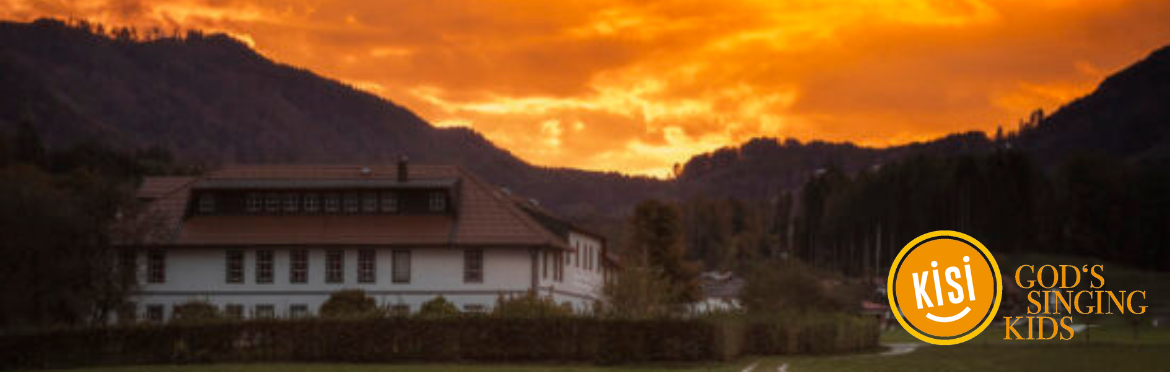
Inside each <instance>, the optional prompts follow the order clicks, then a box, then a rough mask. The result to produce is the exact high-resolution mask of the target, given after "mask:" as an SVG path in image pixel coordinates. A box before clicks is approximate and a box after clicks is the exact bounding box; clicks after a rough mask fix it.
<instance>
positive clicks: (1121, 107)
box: [1017, 47, 1170, 164]
mask: <svg viewBox="0 0 1170 372" xmlns="http://www.w3.org/2000/svg"><path fill="white" fill-rule="evenodd" d="M1017 142H1018V143H1019V145H1020V146H1021V147H1023V148H1025V149H1027V150H1029V151H1031V152H1033V153H1034V155H1035V156H1036V157H1037V158H1038V159H1040V161H1041V163H1044V164H1053V163H1056V162H1059V161H1060V160H1061V159H1064V158H1066V157H1067V156H1069V155H1071V154H1074V153H1082V152H1092V153H1098V154H1104V155H1108V156H1113V157H1117V158H1121V159H1125V160H1130V161H1136V162H1159V161H1164V160H1166V159H1167V158H1170V47H1163V48H1161V49H1159V50H1157V51H1154V52H1153V53H1151V54H1150V55H1149V56H1147V57H1146V58H1145V59H1143V60H1141V61H1139V62H1137V63H1135V64H1133V65H1131V66H1129V67H1127V68H1125V69H1124V70H1122V71H1120V72H1118V73H1116V74H1114V75H1112V76H1109V77H1108V78H1106V79H1105V81H1103V82H1102V83H1101V84H1100V85H1098V87H1097V89H1096V90H1095V91H1093V93H1092V94H1089V95H1088V96H1085V97H1082V98H1080V99H1077V100H1075V101H1073V102H1071V103H1069V104H1067V105H1065V106H1064V107H1062V108H1061V109H1060V110H1058V111H1056V112H1055V113H1053V114H1052V115H1051V116H1048V117H1047V118H1044V119H1043V120H1041V121H1040V122H1039V125H1038V126H1036V127H1030V128H1027V129H1025V130H1023V131H1021V133H1020V135H1019V139H1018V141H1017Z"/></svg>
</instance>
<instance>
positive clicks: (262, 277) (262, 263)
mask: <svg viewBox="0 0 1170 372" xmlns="http://www.w3.org/2000/svg"><path fill="white" fill-rule="evenodd" d="M273 255H274V254H273V253H272V251H271V250H267V249H265V250H259V251H256V283H259V284H272V276H273V275H272V260H273V257H272V256H273Z"/></svg>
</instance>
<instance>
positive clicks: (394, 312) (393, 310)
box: [390, 304, 410, 317]
mask: <svg viewBox="0 0 1170 372" xmlns="http://www.w3.org/2000/svg"><path fill="white" fill-rule="evenodd" d="M390 315H391V316H402V317H405V316H410V305H407V304H394V305H391V306H390Z"/></svg>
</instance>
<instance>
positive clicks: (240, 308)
mask: <svg viewBox="0 0 1170 372" xmlns="http://www.w3.org/2000/svg"><path fill="white" fill-rule="evenodd" d="M223 315H225V316H227V317H228V319H235V320H240V319H244V305H240V304H227V305H224V306H223Z"/></svg>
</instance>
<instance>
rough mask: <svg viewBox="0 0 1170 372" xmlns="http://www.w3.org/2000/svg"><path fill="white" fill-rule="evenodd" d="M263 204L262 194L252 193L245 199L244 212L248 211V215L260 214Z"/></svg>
mask: <svg viewBox="0 0 1170 372" xmlns="http://www.w3.org/2000/svg"><path fill="white" fill-rule="evenodd" d="M263 204H264V201H263V200H261V198H260V194H257V193H250V194H248V196H247V197H245V198H244V210H246V211H247V212H248V213H257V212H260V209H261V208H262V207H263Z"/></svg>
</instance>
